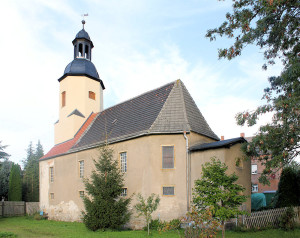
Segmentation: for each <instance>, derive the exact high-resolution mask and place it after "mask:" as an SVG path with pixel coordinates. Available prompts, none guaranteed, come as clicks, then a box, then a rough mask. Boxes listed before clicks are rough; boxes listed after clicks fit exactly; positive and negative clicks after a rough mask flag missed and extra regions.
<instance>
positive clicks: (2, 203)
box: [1, 201, 4, 217]
mask: <svg viewBox="0 0 300 238" xmlns="http://www.w3.org/2000/svg"><path fill="white" fill-rule="evenodd" d="M1 205H2V214H1V215H2V217H4V202H3V201H2V202H1Z"/></svg>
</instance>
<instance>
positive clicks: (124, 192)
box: [121, 188, 127, 197]
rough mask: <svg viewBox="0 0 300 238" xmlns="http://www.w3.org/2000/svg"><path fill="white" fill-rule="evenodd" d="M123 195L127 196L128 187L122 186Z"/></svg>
mask: <svg viewBox="0 0 300 238" xmlns="http://www.w3.org/2000/svg"><path fill="white" fill-rule="evenodd" d="M121 196H122V197H126V196H127V188H122V192H121Z"/></svg>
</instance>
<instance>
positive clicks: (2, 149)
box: [0, 141, 10, 160]
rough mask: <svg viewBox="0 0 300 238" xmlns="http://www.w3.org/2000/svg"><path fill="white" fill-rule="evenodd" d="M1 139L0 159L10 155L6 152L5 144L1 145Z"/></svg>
mask: <svg viewBox="0 0 300 238" xmlns="http://www.w3.org/2000/svg"><path fill="white" fill-rule="evenodd" d="M1 143H2V141H0V159H4V160H6V159H8V157H9V156H10V155H9V154H7V153H6V152H5V151H4V149H5V148H6V147H7V145H1Z"/></svg>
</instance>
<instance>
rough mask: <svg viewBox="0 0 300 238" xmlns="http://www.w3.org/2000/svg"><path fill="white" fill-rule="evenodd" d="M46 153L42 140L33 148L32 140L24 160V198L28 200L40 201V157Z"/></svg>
mask: <svg viewBox="0 0 300 238" xmlns="http://www.w3.org/2000/svg"><path fill="white" fill-rule="evenodd" d="M43 155H44V150H43V146H42V145H41V143H40V141H38V143H37V145H36V149H35V150H34V149H33V146H32V142H30V143H29V146H28V148H27V156H26V159H25V160H24V161H23V164H24V176H23V199H24V200H25V201H27V202H38V201H39V159H40V158H41V157H42V156H43Z"/></svg>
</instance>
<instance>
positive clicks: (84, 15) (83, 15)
mask: <svg viewBox="0 0 300 238" xmlns="http://www.w3.org/2000/svg"><path fill="white" fill-rule="evenodd" d="M88 15H89V14H88V13H85V14H82V15H81V16H82V18H83V19H82V21H81V23H82V29H84V24H85V20H84V17H87V16H88Z"/></svg>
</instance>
